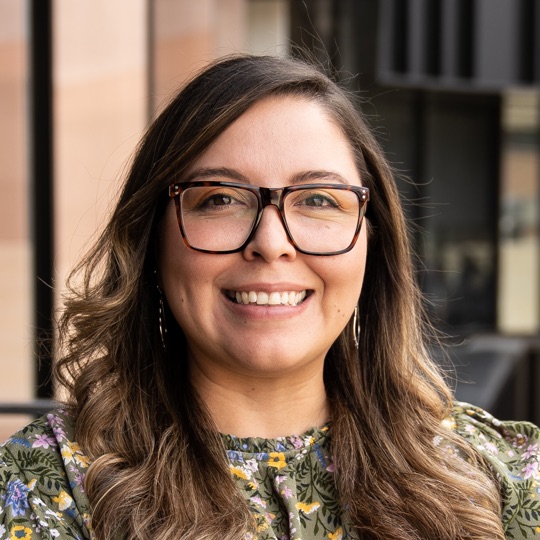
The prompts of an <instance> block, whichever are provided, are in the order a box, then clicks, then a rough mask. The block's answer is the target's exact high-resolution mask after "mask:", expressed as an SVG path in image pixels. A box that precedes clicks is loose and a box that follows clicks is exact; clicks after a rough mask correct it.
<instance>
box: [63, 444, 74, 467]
mask: <svg viewBox="0 0 540 540" xmlns="http://www.w3.org/2000/svg"><path fill="white" fill-rule="evenodd" d="M60 453H61V454H62V457H63V458H64V461H65V462H66V463H70V462H71V461H73V451H72V450H71V448H70V447H69V446H68V445H67V444H64V445H63V446H62V449H61V450H60Z"/></svg>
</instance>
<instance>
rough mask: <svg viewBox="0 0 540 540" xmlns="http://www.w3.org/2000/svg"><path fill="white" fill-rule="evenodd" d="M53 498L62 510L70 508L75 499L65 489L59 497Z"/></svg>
mask: <svg viewBox="0 0 540 540" xmlns="http://www.w3.org/2000/svg"><path fill="white" fill-rule="evenodd" d="M52 500H53V501H54V502H55V503H57V504H58V508H59V509H60V510H65V509H66V508H69V507H70V506H71V503H72V502H73V499H72V498H71V497H70V496H69V495H68V494H67V493H66V492H65V491H61V492H60V493H59V494H58V497H53V498H52Z"/></svg>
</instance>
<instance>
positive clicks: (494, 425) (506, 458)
mask: <svg viewBox="0 0 540 540" xmlns="http://www.w3.org/2000/svg"><path fill="white" fill-rule="evenodd" d="M452 422H453V426H452V427H453V428H454V429H455V431H456V432H457V433H458V434H459V435H461V436H462V437H463V438H464V439H466V440H467V441H469V443H470V444H471V445H473V446H474V447H475V448H476V449H477V450H478V451H479V452H480V454H481V455H482V456H483V457H484V458H485V460H486V461H487V463H488V464H489V466H490V467H491V468H492V470H493V472H494V473H495V475H496V478H497V479H498V480H499V482H500V486H501V495H502V503H503V506H502V521H503V527H504V531H505V533H506V538H507V539H512V540H517V539H520V540H521V539H529V538H540V471H539V463H540V430H539V428H538V427H536V426H535V425H533V424H531V423H528V422H509V421H504V422H502V421H500V420H497V419H496V418H494V417H493V416H491V415H490V414H489V413H487V412H486V411H484V410H482V409H480V408H478V407H475V406H472V405H469V404H466V403H456V405H455V408H454V414H453V419H452Z"/></svg>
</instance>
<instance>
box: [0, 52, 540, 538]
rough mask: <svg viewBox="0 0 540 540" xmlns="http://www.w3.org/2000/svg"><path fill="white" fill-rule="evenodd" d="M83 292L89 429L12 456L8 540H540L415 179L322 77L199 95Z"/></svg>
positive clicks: (195, 88) (275, 68) (528, 444)
mask: <svg viewBox="0 0 540 540" xmlns="http://www.w3.org/2000/svg"><path fill="white" fill-rule="evenodd" d="M368 201H369V202H368ZM364 216H365V217H364ZM76 275H77V276H81V275H82V278H83V280H82V281H83V286H82V287H80V288H79V289H76V290H73V293H72V295H71V297H70V298H69V299H68V300H67V301H66V305H65V311H64V315H63V318H62V321H61V333H60V337H61V343H62V345H63V347H64V348H63V350H62V352H63V356H62V357H61V359H60V360H59V362H58V364H57V377H58V380H59V381H60V382H61V383H62V384H63V385H64V386H65V387H66V388H67V389H68V390H69V395H70V399H69V401H68V402H67V404H66V409H65V411H61V412H54V413H51V414H50V415H48V416H47V417H45V418H42V419H40V420H38V421H36V422H35V423H33V424H32V425H30V426H29V427H27V428H25V429H24V430H23V431H22V432H20V433H19V434H17V435H16V436H14V437H12V438H11V439H10V440H9V441H8V442H7V443H6V445H5V446H4V448H3V450H2V454H1V459H2V460H3V462H4V468H3V469H2V470H1V473H0V474H1V476H0V479H1V481H2V486H3V502H2V503H1V504H2V509H1V515H2V517H3V519H4V525H2V534H4V535H6V537H10V538H36V537H37V538H52V537H62V538H90V537H94V535H95V537H96V538H101V539H105V538H107V539H108V538H130V539H131V538H145V539H147V538H166V539H180V538H182V539H220V540H223V539H230V540H238V539H243V538H245V539H250V538H251V539H254V538H258V539H261V540H262V539H280V540H282V539H291V540H292V539H300V538H302V539H311V538H330V539H334V540H336V539H344V538H349V539H358V538H381V539H382V538H384V539H400V540H401V539H409V540H412V539H435V538H436V539H465V538H467V539H490V540H492V539H503V538H533V537H535V535H540V533H537V531H538V530H540V529H539V528H538V527H539V525H540V524H539V523H538V513H537V503H536V502H535V496H536V493H537V487H536V486H537V484H536V480H537V477H538V471H537V469H538V447H537V441H538V432H537V431H536V429H535V428H534V427H532V426H530V425H527V424H510V423H506V424H501V423H500V422H497V421H496V420H494V419H493V418H492V417H490V416H489V415H488V414H487V413H484V412H483V411H481V410H478V409H475V408H473V407H468V406H460V405H453V403H452V398H451V394H450V392H449V390H448V388H447V387H446V385H445V383H444V380H443V379H442V377H441V375H440V374H439V372H438V371H437V369H436V368H435V367H434V365H433V364H432V363H431V361H430V360H429V358H428V355H427V353H426V347H425V341H426V335H427V331H426V327H425V326H424V325H423V323H422V310H421V307H420V299H419V295H418V291H417V288H416V286H415V283H414V277H413V272H412V268H411V262H410V253H409V245H408V243H407V230H406V225H405V223H404V219H403V215H402V212H401V208H400V204H399V197H398V194H397V191H396V187H395V184H394V181H393V178H392V173H391V171H390V169H389V167H388V165H387V164H386V162H385V160H384V158H383V156H382V153H381V151H380V149H379V147H378V146H377V144H376V142H375V140H374V138H373V136H372V135H371V133H370V131H369V129H368V128H367V126H366V124H365V122H364V121H363V120H362V118H361V117H359V115H358V113H357V112H356V110H355V107H354V106H353V104H352V102H351V100H350V99H349V97H348V96H347V94H346V93H345V92H344V91H342V90H341V89H339V88H338V87H337V86H336V85H335V84H334V83H332V82H331V81H329V80H328V79H327V78H326V77H325V76H324V75H322V74H320V73H319V72H318V71H317V70H315V69H313V68H312V67H309V66H307V65H305V64H304V63H302V62H298V61H294V60H285V59H278V58H274V57H250V56H240V57H234V58H226V59H223V60H221V61H219V62H217V63H215V64H214V65H212V66H210V67H209V68H207V69H206V70H205V71H203V72H202V73H201V74H200V75H198V76H197V77H196V78H195V79H194V80H193V81H192V82H190V83H189V84H188V85H187V86H186V87H185V88H184V89H183V90H182V91H181V92H180V93H179V94H178V95H177V96H176V97H175V98H174V99H173V101H172V102H171V103H170V105H169V106H168V107H167V108H166V109H165V110H164V112H163V113H162V114H161V115H160V117H159V118H158V119H157V120H156V121H155V122H154V123H153V125H152V126H151V127H150V128H149V130H148V132H147V134H146V135H145V137H144V139H143V141H142V143H141V145H140V147H139V150H138V153H137V155H136V157H135V159H134V162H133V165H132V167H131V172H130V174H129V175H128V178H127V180H126V183H125V186H124V190H123V193H122V194H121V197H120V200H119V202H118V204H117V207H116V210H115V211H114V213H113V215H112V217H111V220H110V222H109V224H108V226H107V227H106V229H105V232H104V233H103V235H102V236H101V239H100V240H99V241H98V243H97V245H96V247H95V248H94V250H93V251H92V252H91V253H90V254H89V256H88V257H87V258H86V259H85V260H84V261H83V262H82V263H81V265H80V266H79V267H78V269H77V271H76ZM8 535H9V536H8Z"/></svg>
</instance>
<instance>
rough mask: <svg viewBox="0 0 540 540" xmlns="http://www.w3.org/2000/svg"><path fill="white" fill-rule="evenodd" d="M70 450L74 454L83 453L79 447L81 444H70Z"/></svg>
mask: <svg viewBox="0 0 540 540" xmlns="http://www.w3.org/2000/svg"><path fill="white" fill-rule="evenodd" d="M68 445H69V448H70V449H71V451H72V452H73V453H74V454H77V453H79V454H80V453H81V447H80V446H79V443H76V442H68Z"/></svg>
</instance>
